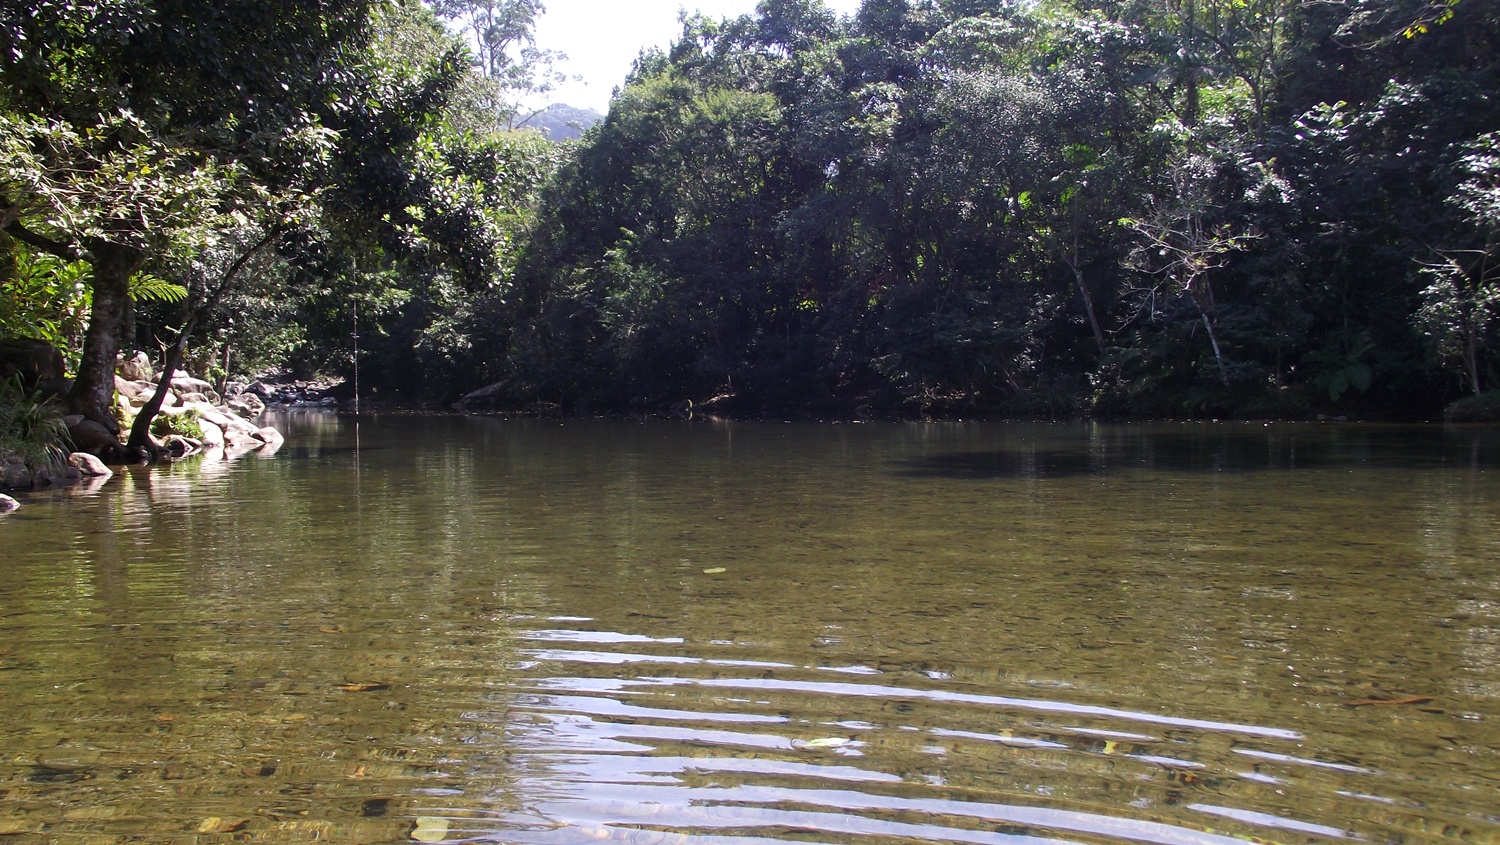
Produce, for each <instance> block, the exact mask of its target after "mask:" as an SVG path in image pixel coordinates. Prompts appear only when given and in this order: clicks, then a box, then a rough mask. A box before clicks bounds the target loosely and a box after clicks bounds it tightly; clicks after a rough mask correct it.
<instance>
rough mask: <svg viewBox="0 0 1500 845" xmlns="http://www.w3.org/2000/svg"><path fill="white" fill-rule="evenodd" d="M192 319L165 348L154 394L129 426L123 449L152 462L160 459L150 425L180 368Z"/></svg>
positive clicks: (159, 411)
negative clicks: (127, 440)
mask: <svg viewBox="0 0 1500 845" xmlns="http://www.w3.org/2000/svg"><path fill="white" fill-rule="evenodd" d="M194 322H195V320H194V318H193V317H189V318H188V323H187V325H185V326H183V327H182V331H181V332H179V333H178V334H177V342H176V343H173V344H172V345H171V346H170V347H168V348H167V354H166V355H165V356H164V357H165V359H166V360H164V361H163V362H162V365H161V378H160V379H158V380H157V382H156V392H155V393H153V394H152V395H151V399H150V400H149V401H148V402H146V404H145V406H144V407H142V408H141V410H140V412H139V413H137V414H136V415H135V422H133V423H131V424H130V441H129V442H128V443H126V444H125V448H126V449H128V450H130V451H131V452H135V453H140V452H142V451H144V452H145V453H146V454H148V455H150V456H151V460H152V461H153V462H155V461H156V459H157V458H159V457H161V455H160V454H159V450H158V449H157V448H156V444H155V443H152V442H151V423H152V422H153V421H155V420H156V415H157V414H159V413H161V406H162V403H163V402H165V401H166V399H167V391H169V390H171V389H172V375H173V374H174V373H176V372H177V368H178V367H181V366H182V358H183V355H184V353H186V351H187V340H188V335H189V334H191V333H192V330H193V323H194Z"/></svg>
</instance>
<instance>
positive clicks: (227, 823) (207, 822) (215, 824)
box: [198, 816, 250, 833]
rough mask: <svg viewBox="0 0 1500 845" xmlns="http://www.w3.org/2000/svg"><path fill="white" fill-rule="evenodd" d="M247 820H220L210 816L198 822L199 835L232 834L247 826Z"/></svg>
mask: <svg viewBox="0 0 1500 845" xmlns="http://www.w3.org/2000/svg"><path fill="white" fill-rule="evenodd" d="M249 823H250V820H249V819H221V818H219V817H218V816H211V817H209V818H206V819H204V820H203V821H201V822H198V832H199V833H234V832H235V831H237V830H240V829H242V828H244V826H245V825H247V824H249Z"/></svg>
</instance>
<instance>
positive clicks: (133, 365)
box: [115, 351, 156, 381]
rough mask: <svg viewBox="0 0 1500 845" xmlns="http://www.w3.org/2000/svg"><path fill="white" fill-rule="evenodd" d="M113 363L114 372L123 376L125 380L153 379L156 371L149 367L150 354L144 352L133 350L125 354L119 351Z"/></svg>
mask: <svg viewBox="0 0 1500 845" xmlns="http://www.w3.org/2000/svg"><path fill="white" fill-rule="evenodd" d="M117 360H118V361H119V363H118V364H116V365H115V372H117V373H119V374H120V375H121V376H124V378H125V380H126V381H155V380H156V373H155V371H154V370H152V369H151V356H149V355H147V354H146V353H144V352H139V351H137V352H133V353H131V354H130V355H128V356H127V355H126V354H125V353H124V352H121V353H120V357H119V358H118V359H117Z"/></svg>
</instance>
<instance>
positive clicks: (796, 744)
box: [792, 736, 851, 748]
mask: <svg viewBox="0 0 1500 845" xmlns="http://www.w3.org/2000/svg"><path fill="white" fill-rule="evenodd" d="M850 741H851V740H849V739H848V738H847V737H842V736H828V737H823V738H822V739H806V740H804V739H796V740H792V747H793V748H842V747H843V746H845V745H848V744H849V743H850Z"/></svg>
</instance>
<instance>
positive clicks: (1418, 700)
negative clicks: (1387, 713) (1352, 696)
mask: <svg viewBox="0 0 1500 845" xmlns="http://www.w3.org/2000/svg"><path fill="white" fill-rule="evenodd" d="M1429 701H1432V696H1430V695H1417V696H1413V697H1411V698H1361V699H1359V700H1358V701H1346V702H1344V706H1345V707H1373V706H1376V705H1381V706H1386V707H1390V706H1393V705H1398V704H1426V703H1427V702H1429Z"/></svg>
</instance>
